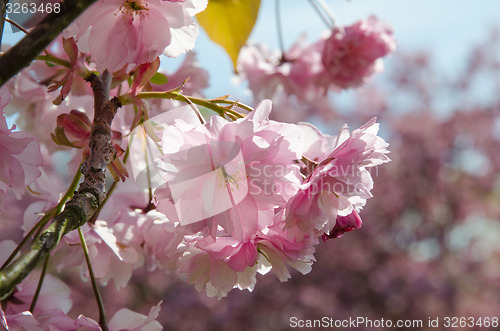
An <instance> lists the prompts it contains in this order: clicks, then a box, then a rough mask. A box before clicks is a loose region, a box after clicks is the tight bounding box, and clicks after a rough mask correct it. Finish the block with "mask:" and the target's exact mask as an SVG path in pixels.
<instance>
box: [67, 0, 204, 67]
mask: <svg viewBox="0 0 500 331" xmlns="http://www.w3.org/2000/svg"><path fill="white" fill-rule="evenodd" d="M206 5H207V0H185V1H164V0H132V1H131V0H100V1H98V2H97V3H96V4H94V5H93V6H92V7H90V8H89V9H88V10H87V11H86V12H85V13H84V14H83V15H82V16H80V17H79V18H78V19H77V20H76V21H75V22H74V23H73V24H72V25H71V26H70V27H69V28H68V30H67V32H66V33H67V36H73V37H75V38H76V39H77V40H78V46H79V49H80V50H81V51H83V52H88V53H90V54H91V55H92V58H93V60H94V61H95V62H96V66H97V70H98V71H99V72H103V71H104V70H105V69H107V70H108V71H110V72H115V71H117V70H120V69H122V68H124V67H126V68H127V69H128V70H132V69H133V68H134V67H135V66H137V65H139V64H142V63H146V62H151V61H153V60H154V59H155V58H157V57H158V56H159V55H161V54H162V53H165V54H166V55H168V56H173V57H175V56H179V55H180V54H182V53H184V52H185V51H186V50H190V49H192V48H193V46H194V42H195V40H196V37H197V36H198V26H197V25H196V23H195V22H194V20H193V16H194V15H195V14H197V13H199V12H201V11H203V10H204V9H205V7H206Z"/></svg>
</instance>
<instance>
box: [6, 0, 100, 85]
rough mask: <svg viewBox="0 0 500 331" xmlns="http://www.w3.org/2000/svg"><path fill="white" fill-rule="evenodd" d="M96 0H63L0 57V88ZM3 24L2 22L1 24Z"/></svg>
mask: <svg viewBox="0 0 500 331" xmlns="http://www.w3.org/2000/svg"><path fill="white" fill-rule="evenodd" d="M95 1H96V0H64V1H63V2H61V7H60V8H61V11H60V12H59V13H56V12H52V13H50V14H48V15H47V16H45V18H44V19H43V20H42V21H41V22H40V23H39V24H38V25H37V26H36V27H35V28H33V30H31V31H30V33H29V34H28V35H27V36H26V37H24V38H23V39H22V40H21V41H19V42H18V43H17V44H16V45H15V46H13V47H12V48H11V49H9V50H8V51H7V52H6V53H5V54H3V55H2V56H0V86H2V85H3V84H5V82H7V81H8V80H9V79H10V78H11V77H13V76H14V75H16V74H17V73H18V72H19V71H21V70H22V69H23V68H24V67H26V66H28V65H29V64H30V63H31V62H32V61H33V60H34V59H35V57H36V56H37V55H38V54H40V53H41V52H42V51H43V50H44V49H45V48H46V47H47V46H48V45H49V44H50V43H51V42H52V41H53V40H54V39H55V38H56V37H57V36H58V35H59V34H60V33H61V32H62V31H63V30H64V29H65V28H66V27H67V26H68V25H69V24H70V23H71V22H73V21H74V20H75V19H76V18H77V17H78V16H79V15H80V14H81V13H82V12H83V11H84V10H85V9H87V8H88V7H89V6H90V5H91V4H93V3H94V2H95ZM2 23H3V22H2Z"/></svg>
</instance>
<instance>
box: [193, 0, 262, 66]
mask: <svg viewBox="0 0 500 331" xmlns="http://www.w3.org/2000/svg"><path fill="white" fill-rule="evenodd" d="M259 7H260V0H210V1H209V2H208V6H207V9H205V10H204V11H203V12H201V13H199V14H198V15H197V16H196V17H197V19H198V23H200V25H201V26H202V27H203V29H205V31H206V32H207V34H208V36H209V37H210V39H212V40H213V41H214V42H215V43H217V44H219V45H221V46H222V47H223V48H224V50H225V51H226V53H227V54H228V55H229V57H230V58H231V60H232V61H233V66H234V70H235V71H236V61H237V60H238V54H239V53H240V49H241V47H242V46H243V45H245V43H246V41H247V39H248V37H249V36H250V33H251V32H252V29H253V27H254V25H255V21H256V20H257V15H258V13H259Z"/></svg>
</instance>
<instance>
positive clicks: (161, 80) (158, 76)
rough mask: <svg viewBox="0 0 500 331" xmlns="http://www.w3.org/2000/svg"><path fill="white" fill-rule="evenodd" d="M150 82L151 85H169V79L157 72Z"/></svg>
mask: <svg viewBox="0 0 500 331" xmlns="http://www.w3.org/2000/svg"><path fill="white" fill-rule="evenodd" d="M150 82H151V84H156V85H163V84H167V83H168V78H167V76H165V75H164V74H162V73H159V72H157V73H156V74H154V75H153V77H151V80H150Z"/></svg>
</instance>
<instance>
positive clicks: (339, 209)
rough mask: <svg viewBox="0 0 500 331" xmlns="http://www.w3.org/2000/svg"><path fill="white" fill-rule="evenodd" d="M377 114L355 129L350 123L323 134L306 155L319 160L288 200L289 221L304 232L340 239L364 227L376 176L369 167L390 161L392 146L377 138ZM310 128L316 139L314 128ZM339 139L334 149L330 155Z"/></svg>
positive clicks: (309, 131)
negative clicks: (364, 212)
mask: <svg viewBox="0 0 500 331" xmlns="http://www.w3.org/2000/svg"><path fill="white" fill-rule="evenodd" d="M378 126H379V125H378V124H377V123H375V118H373V119H371V120H370V121H369V122H368V123H366V124H365V125H363V126H361V127H360V128H359V129H357V130H354V131H353V132H352V133H351V134H350V135H349V134H348V131H347V127H344V128H342V129H341V130H340V132H339V135H338V136H337V137H335V138H334V139H332V138H331V137H327V136H322V135H320V133H319V132H318V133H317V134H316V136H317V139H316V141H314V142H313V143H311V144H310V146H309V148H308V149H307V151H306V152H305V154H306V156H307V157H308V158H310V159H311V160H313V161H315V162H316V164H315V165H313V166H314V169H313V170H312V171H310V172H309V174H308V177H307V179H306V180H305V182H304V183H303V185H302V187H301V189H300V190H299V192H298V193H297V194H296V195H295V196H294V197H293V198H292V199H290V201H289V202H288V206H287V223H288V224H289V225H292V226H298V227H299V228H301V229H302V230H303V231H304V232H306V233H307V232H312V233H316V234H318V235H321V234H322V233H324V234H326V237H323V238H324V239H326V238H330V237H331V238H336V237H339V236H341V235H342V234H343V233H344V232H347V231H350V230H353V229H357V228H359V227H361V218H360V217H359V215H358V214H357V213H358V212H359V210H360V209H361V208H362V207H363V206H364V204H365V202H366V199H368V198H370V197H371V193H370V190H371V189H372V188H373V179H372V177H371V174H370V173H369V171H368V170H367V168H370V167H373V166H377V165H380V164H382V163H386V162H388V161H389V158H388V157H387V155H386V154H387V153H388V150H387V146H388V144H387V143H386V142H385V141H384V140H383V139H382V138H380V137H378V136H377V132H378ZM304 130H305V131H306V132H307V133H308V136H309V137H311V136H312V134H311V128H310V127H306V128H304ZM331 143H333V146H334V150H333V152H331V153H325V151H326V150H327V149H326V146H327V145H329V144H331Z"/></svg>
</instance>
